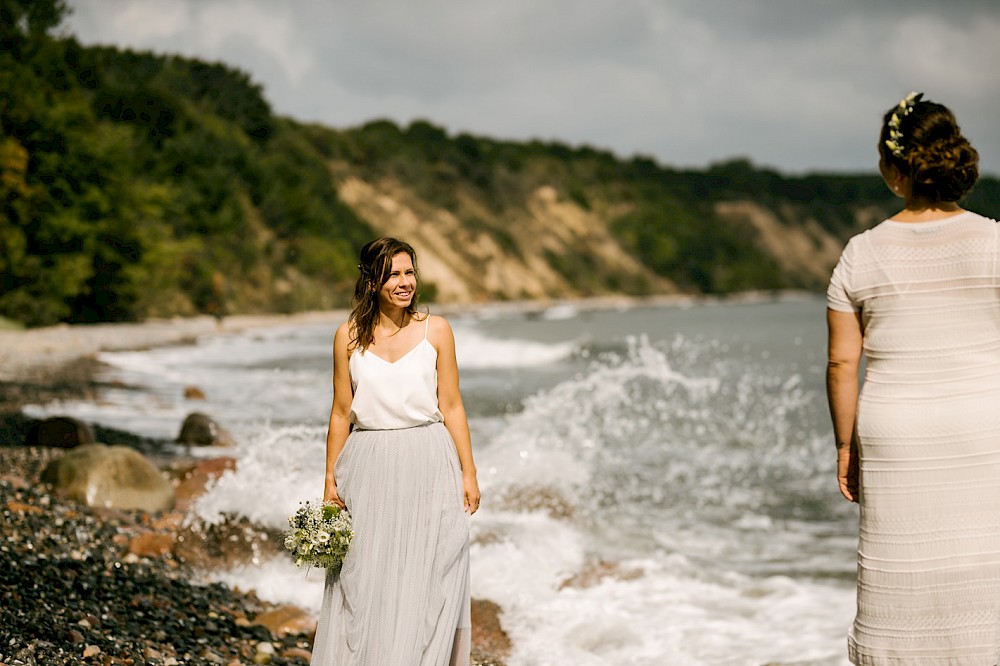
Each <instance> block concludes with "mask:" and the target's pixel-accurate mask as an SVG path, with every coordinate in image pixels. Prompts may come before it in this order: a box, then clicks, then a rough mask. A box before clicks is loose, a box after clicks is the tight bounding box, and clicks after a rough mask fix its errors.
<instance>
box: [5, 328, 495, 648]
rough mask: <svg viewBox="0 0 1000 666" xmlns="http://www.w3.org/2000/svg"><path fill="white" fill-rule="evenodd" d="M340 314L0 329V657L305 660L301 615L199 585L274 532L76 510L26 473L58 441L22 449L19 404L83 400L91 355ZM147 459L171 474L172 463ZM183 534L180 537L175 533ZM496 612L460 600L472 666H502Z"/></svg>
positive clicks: (112, 437)
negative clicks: (469, 620)
mask: <svg viewBox="0 0 1000 666" xmlns="http://www.w3.org/2000/svg"><path fill="white" fill-rule="evenodd" d="M345 316H346V313H309V314H305V315H294V316H290V317H281V316H275V317H269V316H265V317H253V318H243V319H242V320H241V319H239V318H233V321H230V320H229V319H227V320H226V322H225V323H224V326H223V327H222V329H221V330H220V329H219V328H217V324H216V322H215V321H214V320H208V318H198V319H195V320H182V321H179V322H170V323H169V325H167V324H164V323H163V322H157V323H152V324H125V325H106V326H97V327H90V326H86V327H53V328H51V329H42V330H41V331H37V332H35V331H24V332H22V331H13V332H12V331H2V332H0V350H2V351H0V357H2V358H0V368H2V370H0V598H2V599H3V600H4V603H3V604H2V605H0V666H50V665H51V666H62V665H63V664H103V665H105V666H112V665H115V664H126V665H128V664H149V665H150V666H161V665H162V666H177V665H180V664H185V665H188V664H190V665H200V664H224V665H225V666H238V665H247V666H249V665H250V664H261V663H270V664H275V665H276V666H282V665H284V664H307V663H308V658H309V649H310V647H311V639H312V636H311V632H312V629H311V625H310V622H312V624H313V625H314V622H315V620H314V619H312V618H308V617H306V618H292V620H291V621H288V618H287V617H285V615H287V609H286V608H285V607H279V606H276V605H274V604H270V603H267V602H265V601H262V600H260V599H258V598H257V597H256V595H255V594H254V593H253V591H247V592H242V591H239V590H231V589H228V588H226V587H225V586H223V585H221V584H217V583H215V584H207V585H206V584H204V583H203V580H204V578H203V576H202V575H201V574H202V572H203V571H205V570H206V569H211V568H212V567H224V566H226V565H227V564H231V563H232V561H233V558H236V559H239V558H242V557H246V556H247V555H246V553H248V552H250V551H251V550H252V551H253V552H254V553H257V552H258V550H257V549H258V547H259V546H260V545H261V544H262V543H264V544H266V547H267V548H270V549H271V551H269V552H268V555H269V556H277V555H279V554H277V553H276V552H275V551H274V549H275V547H276V546H275V544H276V542H277V540H276V539H275V538H274V535H270V539H269V538H268V535H267V534H265V533H263V532H264V531H263V530H261V529H259V528H256V527H254V526H252V525H243V524H235V525H230V526H228V527H226V526H224V527H223V528H222V529H223V530H228V531H224V532H222V533H211V534H209V533H206V532H201V533H196V534H193V533H191V532H190V529H191V528H190V527H187V528H181V527H180V526H179V525H180V523H181V522H182V519H183V514H181V513H178V512H176V511H175V512H169V513H163V514H147V513H144V512H141V511H121V510H114V509H103V508H90V507H87V506H83V505H81V504H77V503H75V502H72V501H70V500H67V499H65V498H63V497H61V496H59V495H58V494H56V493H54V492H53V491H52V489H51V488H50V487H49V486H47V485H45V484H42V483H41V482H40V480H39V475H40V473H41V471H42V469H43V468H44V467H45V465H46V464H47V463H48V462H49V461H51V460H53V459H55V458H57V457H59V456H60V455H62V454H63V453H64V450H62V449H54V448H47V447H34V446H25V445H24V444H23V443H24V441H25V434H26V432H27V431H28V429H29V427H30V425H31V423H32V419H30V418H28V417H26V416H25V415H24V414H23V413H22V412H21V408H22V407H24V406H25V405H28V404H43V403H48V402H52V401H56V400H61V399H67V398H73V399H85V400H86V399H96V398H97V397H98V395H99V393H100V390H101V388H102V386H101V384H100V383H99V382H98V381H97V380H96V377H97V376H98V374H99V371H100V369H101V363H100V361H99V360H98V359H97V354H98V353H99V352H100V351H105V350H117V349H143V348H149V347H153V346H158V345H166V344H182V343H184V342H185V341H187V340H191V341H193V340H195V339H197V338H198V337H200V336H203V335H215V334H219V333H230V332H235V331H241V330H247V329H248V328H257V327H269V326H283V325H294V324H295V323H299V322H303V321H331V323H332V322H334V321H340V320H342V319H343V318H344V317H345ZM5 343H10V344H5ZM12 359H13V361H12ZM94 430H95V434H96V435H97V438H98V440H99V441H105V442H107V443H114V444H126V445H130V446H133V447H134V448H138V449H140V450H142V449H143V448H144V447H143V446H142V445H143V438H141V437H138V436H136V435H132V434H130V433H123V432H118V431H113V430H110V429H103V428H99V427H95V428H94ZM158 462H159V464H160V465H161V468H163V469H164V473H167V474H175V475H178V474H180V473H179V472H178V469H181V468H183V467H184V464H186V463H185V461H162V460H161V461H158ZM179 480H180V481H183V479H179ZM185 529H186V530H189V531H188V532H184V530H185ZM185 538H186V540H187V541H186V545H184V546H183V547H181V545H180V544H179V543H176V542H183V541H184V540H185ZM164 540H168V541H169V540H173V541H174V543H173V545H172V546H168V545H166V543H165V541H164ZM233 543H236V544H237V546H236V547H235V549H234V547H233V546H232V544H233ZM157 544H159V545H157ZM241 548H242V549H243V550H242V551H241V550H240V549H241ZM499 613H500V609H499V608H497V607H496V606H495V605H493V604H490V602H488V601H482V600H474V603H473V621H474V624H475V625H477V626H474V629H473V643H474V646H473V661H472V664H473V666H503V661H502V659H503V651H504V650H505V649H506V650H509V641H508V640H507V637H506V635H505V634H504V633H503V630H502V629H501V628H500V625H499V620H498V616H499ZM283 614H284V615H283ZM293 614H294V609H293ZM276 618H277V619H276ZM283 618H284V621H283ZM258 622H261V623H260V624H259V623H258ZM498 650H499V652H498Z"/></svg>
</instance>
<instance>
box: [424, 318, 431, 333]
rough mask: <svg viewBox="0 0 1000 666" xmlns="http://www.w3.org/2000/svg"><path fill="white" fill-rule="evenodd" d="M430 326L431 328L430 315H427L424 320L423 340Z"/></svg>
mask: <svg viewBox="0 0 1000 666" xmlns="http://www.w3.org/2000/svg"><path fill="white" fill-rule="evenodd" d="M430 326H431V315H430V313H428V314H427V319H424V340H426V339H427V330H428V329H429V328H430Z"/></svg>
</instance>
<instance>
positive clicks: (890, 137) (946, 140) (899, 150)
mask: <svg viewBox="0 0 1000 666" xmlns="http://www.w3.org/2000/svg"><path fill="white" fill-rule="evenodd" d="M901 108H902V109H904V111H903V112H901V111H900V109H901ZM879 150H880V151H881V153H882V158H883V159H884V160H885V161H886V162H888V163H889V164H891V165H893V166H895V167H896V168H898V169H899V170H900V172H902V174H903V175H904V176H906V177H908V178H909V179H910V187H911V189H910V193H911V194H912V195H913V196H914V197H917V198H919V199H923V200H925V201H928V202H944V201H958V200H959V199H961V198H962V197H964V196H965V195H966V194H968V192H969V191H970V190H971V189H972V186H973V185H975V183H976V180H977V179H978V178H979V153H977V152H976V149H975V148H973V147H972V145H971V144H970V143H969V141H968V140H967V139H966V138H965V137H964V136H962V132H961V129H960V128H959V126H958V121H956V120H955V114H953V113H952V112H951V110H949V109H948V107H946V106H944V105H942V104H938V103H936V102H931V101H928V100H925V99H922V96H919V95H913V94H911V95H910V96H907V97H906V98H905V99H904V100H903V101H902V102H900V105H899V106H897V107H893V108H892V109H890V110H889V111H887V112H886V114H885V116H884V118H883V125H882V134H881V137H880V141H879Z"/></svg>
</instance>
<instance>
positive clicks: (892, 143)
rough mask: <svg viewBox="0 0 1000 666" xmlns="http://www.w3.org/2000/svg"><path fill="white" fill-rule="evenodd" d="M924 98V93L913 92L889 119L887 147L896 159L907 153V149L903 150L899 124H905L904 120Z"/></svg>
mask: <svg viewBox="0 0 1000 666" xmlns="http://www.w3.org/2000/svg"><path fill="white" fill-rule="evenodd" d="M923 96H924V94H923V93H918V92H911V93H910V94H909V95H907V96H906V97H904V98H903V99H902V100H900V102H899V106H898V107H897V108H896V110H895V111H893V112H892V117H891V118H889V138H888V139H886V140H885V145H886V147H887V148H888V149H889V150H891V151H892V154H893V155H895V156H896V157H902V156H903V155H904V154H905V153H906V149H905V148H903V144H902V140H903V133H902V132H900V131H899V124H900V123H901V122H903V118H905V117H906V116H908V115H910V112H911V111H913V107H914V106H916V105H917V102H919V101H920V98H921V97H923Z"/></svg>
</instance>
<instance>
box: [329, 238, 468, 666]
mask: <svg viewBox="0 0 1000 666" xmlns="http://www.w3.org/2000/svg"><path fill="white" fill-rule="evenodd" d="M358 269H359V271H360V275H359V276H358V281H357V284H356V285H355V288H354V302H353V305H354V308H353V310H352V311H351V314H350V317H349V318H348V320H347V322H346V323H344V324H343V325H341V326H340V328H339V329H337V334H336V336H335V337H334V342H333V407H332V409H331V410H330V429H329V433H328V435H327V444H326V451H327V453H326V482H325V489H324V498H325V499H326V500H329V501H332V502H335V503H336V504H338V505H340V506H342V507H346V508H347V510H348V511H350V513H351V517H352V519H353V521H354V531H355V537H354V540H353V541H352V542H351V547H350V550H349V552H348V553H347V557H346V558H345V560H344V565H343V567H342V568H341V570H340V572H339V573H338V574H331V575H328V577H327V581H326V589H325V592H324V595H323V607H322V611H321V613H320V619H319V626H318V629H317V632H316V641H315V644H314V646H313V657H312V665H313V666H347V665H351V666H361V665H369V666H385V665H389V664H391V665H392V666H411V665H412V666H418V665H419V666H445V665H446V664H447V665H449V666H452V665H456V664H463V665H467V664H468V663H469V652H470V640H471V634H472V628H471V623H470V617H469V517H470V516H471V515H472V514H473V513H475V512H476V510H477V509H478V508H479V496H480V495H479V484H478V482H477V480H476V466H475V463H474V462H473V460H472V443H471V439H470V436H469V425H468V421H467V420H466V416H465V407H464V406H463V405H462V397H461V395H460V394H459V388H458V364H457V362H456V360H455V338H454V335H453V334H452V331H451V327H450V326H449V325H448V322H447V321H445V320H444V319H443V318H441V317H438V316H432V315H430V314H428V313H421V312H418V311H417V310H416V307H415V305H416V297H417V269H416V254H415V252H414V250H413V248H412V247H410V246H409V245H408V244H406V243H404V242H402V241H399V240H396V239H393V238H379V239H378V240H375V241H372V242H371V243H368V244H367V245H366V246H365V247H364V248H362V250H361V263H360V264H359V265H358Z"/></svg>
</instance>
